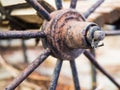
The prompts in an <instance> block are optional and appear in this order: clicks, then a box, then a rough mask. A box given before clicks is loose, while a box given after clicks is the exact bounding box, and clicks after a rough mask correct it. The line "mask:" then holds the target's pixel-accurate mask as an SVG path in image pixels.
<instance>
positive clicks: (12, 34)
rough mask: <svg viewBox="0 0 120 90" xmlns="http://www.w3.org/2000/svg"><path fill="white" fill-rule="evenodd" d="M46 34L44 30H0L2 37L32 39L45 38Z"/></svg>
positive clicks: (0, 37) (0, 36)
mask: <svg viewBox="0 0 120 90" xmlns="http://www.w3.org/2000/svg"><path fill="white" fill-rule="evenodd" d="M45 36H46V35H45V33H44V32H42V31H38V30H33V31H31V30H29V31H0V39H30V38H44V37H45Z"/></svg>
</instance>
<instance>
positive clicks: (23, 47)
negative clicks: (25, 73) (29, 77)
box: [22, 39, 28, 64]
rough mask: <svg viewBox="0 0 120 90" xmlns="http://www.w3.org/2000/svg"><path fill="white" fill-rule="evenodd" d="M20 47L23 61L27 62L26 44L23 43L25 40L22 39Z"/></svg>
mask: <svg viewBox="0 0 120 90" xmlns="http://www.w3.org/2000/svg"><path fill="white" fill-rule="evenodd" d="M22 49H23V56H24V61H25V63H27V64H28V56H27V46H26V44H25V40H23V39H22Z"/></svg>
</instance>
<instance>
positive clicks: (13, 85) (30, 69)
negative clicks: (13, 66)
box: [5, 49, 51, 90]
mask: <svg viewBox="0 0 120 90" xmlns="http://www.w3.org/2000/svg"><path fill="white" fill-rule="evenodd" d="M50 54H51V51H50V50H48V49H47V50H45V51H44V52H43V53H42V54H41V55H40V56H39V57H37V58H36V59H35V60H34V61H33V62H32V63H31V64H30V65H29V66H28V67H27V68H26V69H25V70H24V71H23V73H22V74H21V75H20V76H18V77H17V78H16V79H15V80H14V81H13V82H12V83H10V84H9V85H8V86H7V87H6V88H5V90H14V89H15V88H16V87H17V86H18V85H19V84H20V83H21V82H23V80H25V79H26V78H27V77H28V76H29V75H30V74H31V73H32V72H33V71H34V70H35V69H36V68H37V67H38V66H39V65H40V64H41V63H42V62H43V61H44V60H45V59H46V58H47V57H48V56H49V55H50Z"/></svg>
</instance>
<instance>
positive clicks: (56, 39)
mask: <svg viewBox="0 0 120 90" xmlns="http://www.w3.org/2000/svg"><path fill="white" fill-rule="evenodd" d="M51 16H52V19H51V21H49V22H45V23H44V25H43V27H42V30H45V33H46V36H47V40H46V41H45V42H47V43H46V44H47V46H46V47H49V48H50V49H51V50H52V52H53V55H54V56H55V57H57V58H59V59H65V60H66V59H67V60H72V59H75V58H76V57H77V56H78V55H79V54H80V53H82V49H86V48H93V47H97V44H98V43H99V41H100V40H102V39H103V38H104V32H102V31H101V29H98V28H99V27H98V26H97V25H96V24H94V23H90V22H86V21H85V19H84V17H83V16H82V15H81V14H80V13H78V12H77V11H75V10H73V9H68V10H59V11H55V12H53V13H52V14H51ZM95 27H97V28H95ZM97 31H99V32H98V33H99V35H100V36H99V37H100V38H101V37H102V36H101V34H103V37H102V38H101V39H98V37H97V38H96V37H94V36H95V35H94V33H95V32H97ZM93 39H95V40H93ZM80 50H81V52H80ZM78 51H79V52H80V53H78Z"/></svg>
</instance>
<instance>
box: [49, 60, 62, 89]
mask: <svg viewBox="0 0 120 90" xmlns="http://www.w3.org/2000/svg"><path fill="white" fill-rule="evenodd" d="M62 62H63V60H57V63H56V67H55V70H54V73H53V75H52V81H51V84H50V88H49V90H56V86H57V82H58V78H59V75H60V70H61V67H62Z"/></svg>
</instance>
